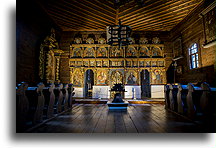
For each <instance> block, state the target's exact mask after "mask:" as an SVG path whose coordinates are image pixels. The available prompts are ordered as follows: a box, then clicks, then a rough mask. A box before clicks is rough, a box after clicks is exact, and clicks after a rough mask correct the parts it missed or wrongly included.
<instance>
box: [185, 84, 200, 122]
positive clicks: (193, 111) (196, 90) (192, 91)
mask: <svg viewBox="0 0 216 148" xmlns="http://www.w3.org/2000/svg"><path fill="white" fill-rule="evenodd" d="M202 92H203V91H202V89H201V87H198V86H194V85H193V84H192V83H188V93H187V96H186V102H187V116H188V117H190V118H192V119H194V118H195V117H196V116H197V115H198V114H199V113H200V112H201V110H200V97H201V95H202Z"/></svg>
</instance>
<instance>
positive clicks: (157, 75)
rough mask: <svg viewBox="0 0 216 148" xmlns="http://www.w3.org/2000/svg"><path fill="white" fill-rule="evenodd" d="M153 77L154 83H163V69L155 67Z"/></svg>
mask: <svg viewBox="0 0 216 148" xmlns="http://www.w3.org/2000/svg"><path fill="white" fill-rule="evenodd" d="M152 79H153V83H154V84H161V83H162V75H161V70H157V69H155V70H154V71H153V75H152Z"/></svg>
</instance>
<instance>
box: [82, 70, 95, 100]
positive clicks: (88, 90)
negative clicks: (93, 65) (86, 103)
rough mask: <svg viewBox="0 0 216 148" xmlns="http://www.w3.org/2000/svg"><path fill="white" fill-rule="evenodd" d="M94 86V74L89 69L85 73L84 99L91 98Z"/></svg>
mask: <svg viewBox="0 0 216 148" xmlns="http://www.w3.org/2000/svg"><path fill="white" fill-rule="evenodd" d="M93 85H94V72H93V71H92V70H91V69H88V70H86V72H85V91H84V92H85V97H86V98H92V89H93Z"/></svg>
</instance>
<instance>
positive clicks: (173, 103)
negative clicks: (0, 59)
mask: <svg viewBox="0 0 216 148" xmlns="http://www.w3.org/2000/svg"><path fill="white" fill-rule="evenodd" d="M177 86H178V85H169V89H170V92H169V101H170V109H171V110H173V111H177V107H178V105H177V93H178V87H177Z"/></svg>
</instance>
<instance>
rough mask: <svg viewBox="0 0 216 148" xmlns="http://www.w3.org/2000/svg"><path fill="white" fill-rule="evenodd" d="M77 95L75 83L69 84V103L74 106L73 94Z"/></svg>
mask: <svg viewBox="0 0 216 148" xmlns="http://www.w3.org/2000/svg"><path fill="white" fill-rule="evenodd" d="M74 95H75V92H74V88H73V84H68V105H69V107H72V103H73V96H74Z"/></svg>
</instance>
